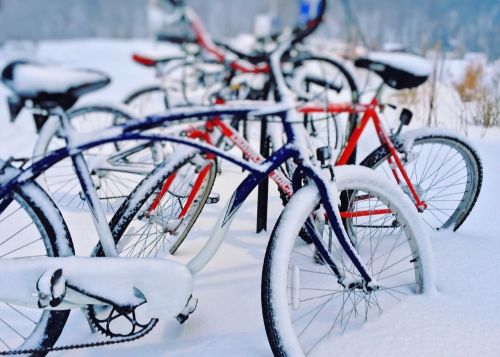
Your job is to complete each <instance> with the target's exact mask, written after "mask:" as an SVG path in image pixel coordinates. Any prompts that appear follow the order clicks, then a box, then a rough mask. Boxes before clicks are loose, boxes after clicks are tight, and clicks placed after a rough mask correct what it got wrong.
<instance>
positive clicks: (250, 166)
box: [0, 104, 373, 283]
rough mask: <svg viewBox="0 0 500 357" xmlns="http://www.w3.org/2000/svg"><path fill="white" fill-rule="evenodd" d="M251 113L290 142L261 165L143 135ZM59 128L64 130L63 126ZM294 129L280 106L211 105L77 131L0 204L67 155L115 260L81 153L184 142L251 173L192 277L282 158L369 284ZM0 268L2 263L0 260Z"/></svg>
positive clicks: (0, 193) (6, 189)
mask: <svg viewBox="0 0 500 357" xmlns="http://www.w3.org/2000/svg"><path fill="white" fill-rule="evenodd" d="M256 110H257V111H256ZM252 111H253V114H255V115H277V116H279V117H280V118H281V119H282V120H283V124H284V127H285V131H286V133H287V136H288V137H289V139H290V142H289V143H288V144H286V145H285V146H283V147H282V148H281V149H279V150H277V151H276V152H275V153H273V155H272V156H271V157H270V158H269V159H267V160H265V161H261V162H260V163H258V164H255V163H252V162H248V161H245V160H244V159H242V158H239V157H236V156H235V155H232V154H230V153H226V152H224V151H223V150H220V149H218V148H216V147H213V146H211V145H209V144H205V143H202V142H199V141H198V140H193V139H190V138H182V137H176V136H169V135H161V134H148V133H143V132H142V131H144V130H147V129H150V128H155V127H158V126H160V125H162V124H164V123H166V122H171V121H176V122H179V121H182V120H192V118H193V117H196V118H203V117H221V116H224V115H233V116H238V115H239V116H241V115H246V116H248V115H250V114H252ZM59 115H61V116H62V118H64V117H65V114H64V112H62V111H61V112H60V113H59ZM66 119H67V118H66ZM62 122H63V123H64V122H65V120H64V119H63V120H62ZM67 124H68V123H67ZM67 124H66V125H67ZM63 125H64V126H66V125H65V124H63ZM70 130H71V129H70ZM297 130H303V126H302V127H301V124H298V125H297V124H291V123H289V122H288V121H287V119H286V112H285V111H284V109H283V106H278V108H276V106H274V108H272V110H267V111H266V110H265V109H263V108H262V104H261V105H259V106H258V107H253V108H252V107H251V108H245V109H235V108H234V106H233V107H231V106H215V107H210V108H206V107H205V108H189V109H185V108H184V109H181V110H174V111H173V113H172V114H170V115H168V116H152V117H148V118H146V119H145V120H143V121H140V122H132V123H125V124H123V125H122V126H119V127H114V128H111V129H108V130H106V131H103V132H101V133H100V134H98V135H97V137H96V138H94V139H89V135H79V134H77V133H74V132H71V134H70V135H69V136H68V139H67V140H68V146H67V147H66V148H62V149H59V150H57V151H54V152H52V153H50V154H48V155H47V156H46V157H45V158H43V159H41V160H39V161H37V162H35V163H33V164H32V166H31V167H29V168H28V169H26V170H24V171H23V172H21V173H19V174H17V175H15V176H14V177H12V178H10V179H9V180H7V182H4V183H3V184H2V186H1V188H0V200H1V199H3V198H5V197H7V196H8V194H9V193H10V192H11V191H12V189H14V188H15V186H17V185H22V184H23V183H24V182H27V181H29V180H33V179H35V178H36V177H37V176H39V175H40V174H41V173H42V172H43V171H44V170H46V169H47V168H49V167H51V166H52V165H54V164H55V163H57V162H58V161H60V160H62V159H64V158H67V157H71V158H72V159H73V161H74V166H75V168H76V171H77V174H78V177H79V179H80V182H81V184H82V189H83V192H84V194H85V196H86V198H87V200H88V202H89V206H90V210H91V212H92V215H93V217H94V220H95V223H96V226H97V227H98V231H99V239H100V241H101V244H102V246H103V249H104V251H105V253H106V255H109V256H117V251H116V247H115V245H114V240H113V238H112V237H111V233H110V232H109V227H108V225H107V221H106V219H105V216H104V213H103V212H102V209H101V211H100V210H99V208H100V202H99V199H98V198H97V195H96V191H95V188H94V187H93V186H92V180H91V178H90V174H89V172H88V168H87V166H86V163H85V160H84V159H83V152H84V151H85V150H87V149H90V148H92V147H95V146H99V145H102V144H106V143H114V142H119V141H126V140H141V141H142V140H144V141H150V142H155V141H160V142H161V141H165V142H173V143H177V144H184V145H187V146H189V147H192V148H194V149H196V150H200V151H201V152H204V153H208V154H213V155H215V156H218V157H221V158H223V159H225V160H228V161H230V162H232V163H234V164H236V165H238V166H239V167H241V168H243V169H245V170H247V171H249V173H250V174H249V176H248V177H247V178H246V179H245V180H244V181H243V182H242V183H241V184H240V185H239V187H238V188H237V189H236V191H235V192H234V194H233V195H232V198H231V199H230V201H229V203H228V204H227V206H226V208H225V210H223V213H222V214H221V216H220V218H219V220H218V223H217V225H216V227H215V228H214V231H213V233H212V236H211V238H210V239H209V241H208V243H207V245H206V247H205V248H204V253H202V254H200V256H199V257H198V258H197V259H195V260H193V261H192V262H191V263H190V264H189V269H190V270H191V271H192V272H193V273H196V272H197V271H198V270H200V269H201V268H202V267H203V266H204V265H205V264H206V263H207V262H208V261H209V260H210V258H211V257H212V256H213V255H214V254H215V252H216V251H217V249H218V247H219V246H220V244H221V242H222V239H223V238H224V236H225V234H226V232H227V230H228V229H229V226H230V223H231V221H232V219H233V218H234V215H235V213H236V212H237V210H238V209H239V208H240V206H241V204H242V203H243V202H244V201H245V199H246V198H247V197H248V195H249V194H250V192H251V191H252V190H253V189H254V188H255V187H256V186H258V184H259V183H260V182H261V181H262V180H264V179H265V178H266V177H267V176H268V175H270V174H271V173H272V172H273V171H275V170H276V169H277V168H278V167H279V166H280V165H282V164H283V163H284V162H285V161H286V160H288V159H290V158H292V159H295V160H296V161H297V162H298V163H300V164H299V169H300V171H301V172H304V173H305V174H306V175H307V176H308V177H310V179H311V181H313V182H314V183H315V184H316V186H317V187H318V191H319V194H320V196H321V199H322V201H323V202H325V211H326V214H327V216H328V217H329V219H330V220H331V225H332V227H333V229H334V231H335V232H336V234H337V237H338V238H339V241H340V242H341V244H342V246H343V247H344V250H345V251H346V254H347V255H348V256H349V258H350V259H351V260H353V262H354V264H355V266H356V267H357V268H358V270H359V271H360V274H361V276H362V277H363V278H364V279H365V281H366V282H367V283H369V282H371V281H372V280H373V279H372V278H371V277H370V275H369V274H368V272H367V270H366V268H365V267H364V265H363V263H362V262H361V261H360V259H359V257H358V256H357V253H356V251H355V249H354V248H353V247H352V244H351V242H350V241H349V239H348V238H347V234H346V233H345V231H344V228H343V226H342V223H341V221H340V220H337V219H332V218H333V217H338V216H339V212H338V208H337V207H336V206H335V204H333V205H332V204H330V202H336V200H335V196H334V195H335V194H334V193H333V192H332V189H331V188H330V187H329V185H331V184H332V182H331V181H330V178H324V177H323V174H322V173H321V171H320V170H319V169H318V168H316V167H315V166H313V165H312V164H311V163H310V162H309V159H308V158H307V155H304V154H303V153H302V151H301V149H300V147H301V146H300V144H298V143H296V140H300V139H297V136H300V133H299V132H298V131H297ZM313 240H314V241H315V243H316V245H317V247H318V251H319V252H320V254H321V255H322V256H324V259H325V261H326V262H327V263H328V264H329V265H331V266H332V267H335V263H334V260H333V259H332V257H331V256H330V254H329V253H328V250H327V247H325V246H324V244H323V242H322V241H321V240H320V239H319V238H318V237H313ZM0 264H2V263H1V262H0ZM335 270H336V269H335ZM342 278H343V277H342V276H339V280H342Z"/></svg>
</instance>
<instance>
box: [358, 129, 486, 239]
mask: <svg viewBox="0 0 500 357" xmlns="http://www.w3.org/2000/svg"><path fill="white" fill-rule="evenodd" d="M401 143H402V145H403V149H404V150H403V153H402V154H400V158H401V161H402V163H403V165H404V167H405V170H406V172H407V174H408V176H409V178H410V180H411V182H412V184H413V186H414V187H415V190H416V191H417V194H418V195H419V197H420V199H421V200H422V201H424V202H425V203H426V204H427V208H426V209H425V210H424V212H423V213H422V217H423V220H424V222H425V223H426V224H427V225H428V226H429V227H431V228H433V229H437V230H439V229H448V228H449V229H453V230H454V231H456V230H457V229H458V228H459V227H460V226H461V225H462V224H463V223H464V221H465V219H466V218H467V216H468V215H469V213H470V212H471V211H472V209H473V208H474V205H475V203H476V201H477V198H478V196H479V192H480V191H481V185H482V182H483V167H482V164H481V160H480V158H479V155H478V154H477V152H476V151H475V150H474V149H472V148H471V146H470V145H468V144H467V143H466V142H465V141H464V140H463V139H461V138H460V137H457V136H452V135H450V134H449V133H443V132H440V131H436V132H435V133H433V132H432V131H429V130H424V131H420V130H417V131H414V132H408V133H406V134H403V135H402V137H401ZM389 155H390V153H389V150H388V149H387V147H386V146H381V147H379V148H378V149H376V150H375V151H374V152H372V153H371V154H370V155H369V156H368V157H367V158H366V159H364V160H363V162H362V163H361V165H363V166H367V167H370V168H372V169H375V170H377V171H381V172H383V173H384V174H385V175H386V176H387V177H388V178H389V179H391V180H393V181H394V175H393V174H392V171H391V168H390V166H389V163H388V161H387V159H388V158H389ZM407 193H408V194H409V191H408V192H407Z"/></svg>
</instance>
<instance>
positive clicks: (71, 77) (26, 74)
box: [7, 64, 106, 96]
mask: <svg viewBox="0 0 500 357" xmlns="http://www.w3.org/2000/svg"><path fill="white" fill-rule="evenodd" d="M103 80H106V77H105V76H104V75H102V74H100V73H94V72H90V71H85V70H76V69H70V68H65V67H62V66H44V65H37V64H18V65H16V67H15V68H14V74H13V79H12V82H8V83H7V84H8V85H10V86H11V87H12V89H14V90H15V91H16V92H17V93H19V94H21V95H25V96H31V95H35V94H36V93H38V92H46V93H64V92H66V91H68V90H70V89H72V88H75V87H79V86H81V85H84V84H91V83H96V82H100V81H103Z"/></svg>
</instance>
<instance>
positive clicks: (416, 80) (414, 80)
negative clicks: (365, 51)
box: [354, 52, 432, 89]
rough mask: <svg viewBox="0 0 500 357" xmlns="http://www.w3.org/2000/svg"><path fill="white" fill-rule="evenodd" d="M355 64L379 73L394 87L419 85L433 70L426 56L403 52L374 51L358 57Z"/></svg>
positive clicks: (386, 82)
mask: <svg viewBox="0 0 500 357" xmlns="http://www.w3.org/2000/svg"><path fill="white" fill-rule="evenodd" d="M354 65H355V66H356V67H359V68H365V69H368V70H370V71H373V72H375V73H377V74H378V75H379V76H380V77H381V78H382V80H383V81H384V83H385V84H387V85H388V86H389V87H392V88H394V89H408V88H415V87H418V86H419V85H421V84H423V83H424V82H425V81H426V80H427V78H428V77H429V76H430V74H431V71H432V67H431V65H430V64H429V62H428V61H427V60H425V59H424V58H422V57H420V56H416V55H413V54H410V53H403V52H373V53H370V55H369V56H367V57H363V58H358V59H357V60H356V61H354Z"/></svg>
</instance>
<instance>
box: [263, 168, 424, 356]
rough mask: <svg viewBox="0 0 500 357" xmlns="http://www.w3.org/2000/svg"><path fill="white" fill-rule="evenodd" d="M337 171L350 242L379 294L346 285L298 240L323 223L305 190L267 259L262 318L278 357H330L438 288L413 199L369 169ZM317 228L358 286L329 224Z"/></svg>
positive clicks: (314, 195) (313, 192) (314, 198)
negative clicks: (352, 336)
mask: <svg viewBox="0 0 500 357" xmlns="http://www.w3.org/2000/svg"><path fill="white" fill-rule="evenodd" d="M335 170H336V177H337V186H338V190H339V191H340V192H341V193H342V192H347V193H348V196H349V197H350V201H349V202H350V203H349V205H348V207H349V208H348V210H347V211H344V212H341V214H342V215H343V217H344V219H345V220H349V221H350V224H349V225H350V227H351V228H350V229H349V230H348V231H349V232H350V233H349V238H350V239H351V242H352V243H353V246H354V247H355V248H356V250H357V253H358V254H359V256H360V258H361V260H362V261H363V262H364V264H365V266H366V267H367V268H368V270H369V272H370V274H371V275H372V277H373V278H374V280H375V281H376V282H377V288H376V289H375V290H372V291H370V290H369V289H366V288H363V287H362V286H360V285H359V284H345V283H343V284H342V285H341V284H340V283H339V277H338V276H337V275H336V274H334V272H333V271H332V269H331V267H330V265H327V264H325V263H323V261H322V259H321V258H320V256H319V255H318V253H317V251H316V249H315V246H314V244H307V243H305V242H304V241H303V240H302V239H301V238H300V237H299V231H300V229H301V227H302V226H303V225H304V223H305V222H306V220H308V218H309V217H313V215H316V217H318V214H317V212H318V206H317V204H318V202H319V195H318V191H317V189H316V188H315V187H313V186H307V187H304V188H303V189H301V190H299V191H298V192H297V193H296V194H295V195H294V196H293V197H292V198H291V200H290V202H289V204H288V205H287V207H286V208H285V210H284V212H283V213H282V215H281V217H280V219H279V221H278V223H277V225H276V226H275V228H274V231H273V233H272V236H271V240H270V242H269V245H268V248H267V252H266V256H265V261H264V268H263V276H262V308H263V317H264V323H265V327H266V332H267V336H268V339H269V342H270V344H271V348H272V350H273V353H274V355H275V356H301V355H310V354H315V355H330V354H331V350H328V345H329V343H330V342H331V341H332V340H334V339H335V338H336V337H338V336H339V335H342V334H343V333H344V332H347V331H350V332H352V331H355V330H356V329H358V328H360V327H361V326H362V325H363V324H364V323H365V322H366V321H368V320H373V319H374V318H375V317H376V316H377V315H379V314H380V313H381V312H382V311H387V310H389V309H391V308H393V307H394V305H395V304H396V303H398V302H400V301H402V300H404V299H406V298H408V296H411V295H414V294H420V293H422V292H423V291H426V290H427V289H430V288H431V286H432V279H433V277H432V272H431V271H430V270H428V268H429V267H428V264H431V262H430V260H431V258H430V257H429V249H428V240H427V237H426V233H425V231H424V230H423V229H422V226H421V225H420V224H419V218H418V216H417V214H416V212H415V210H414V209H413V208H412V207H411V203H410V202H409V200H408V199H407V198H406V197H404V195H403V194H402V193H401V192H399V191H398V190H397V188H395V189H393V188H385V186H386V185H385V184H384V180H383V178H381V177H377V175H374V173H373V172H367V171H368V170H366V169H361V168H356V169H351V168H350V167H339V168H336V169H335ZM353 171H354V173H353ZM316 226H317V227H318V232H320V231H321V233H320V235H321V234H322V237H320V238H321V239H323V241H324V243H325V245H326V246H327V247H329V250H330V253H331V256H332V257H333V259H334V262H335V264H336V266H337V268H338V269H339V270H340V273H341V274H342V275H344V276H345V279H344V280H343V281H353V280H354V281H359V280H360V276H359V273H358V272H357V271H356V269H355V268H354V266H353V263H352V262H351V261H350V260H349V259H348V258H347V256H346V255H345V253H344V252H343V250H342V249H341V248H340V245H339V242H338V240H337V239H336V237H335V236H334V234H333V231H332V229H331V228H330V226H329V225H328V224H326V225H325V226H323V227H322V226H321V225H318V224H317V225H316ZM346 279H347V280H346ZM345 285H347V286H345Z"/></svg>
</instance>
